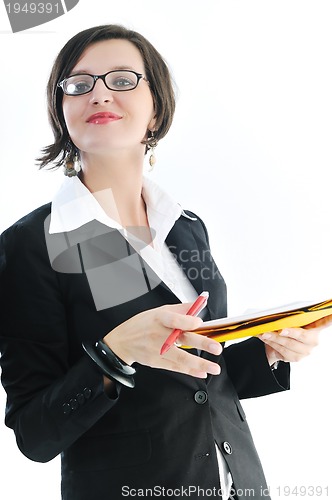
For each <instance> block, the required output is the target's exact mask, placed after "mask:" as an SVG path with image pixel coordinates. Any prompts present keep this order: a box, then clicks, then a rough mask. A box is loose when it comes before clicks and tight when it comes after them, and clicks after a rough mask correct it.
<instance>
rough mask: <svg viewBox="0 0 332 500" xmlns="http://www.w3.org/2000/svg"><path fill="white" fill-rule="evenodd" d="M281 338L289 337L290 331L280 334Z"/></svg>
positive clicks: (283, 331)
mask: <svg viewBox="0 0 332 500" xmlns="http://www.w3.org/2000/svg"><path fill="white" fill-rule="evenodd" d="M279 335H280V336H281V337H287V336H288V335H289V330H287V329H286V330H282V331H281V332H280V334H279Z"/></svg>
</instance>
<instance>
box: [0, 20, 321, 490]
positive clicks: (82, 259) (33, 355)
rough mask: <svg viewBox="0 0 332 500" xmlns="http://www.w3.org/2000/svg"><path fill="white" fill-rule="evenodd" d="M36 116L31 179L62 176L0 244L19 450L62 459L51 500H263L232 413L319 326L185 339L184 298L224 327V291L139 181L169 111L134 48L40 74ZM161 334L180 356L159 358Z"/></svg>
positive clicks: (4, 334) (192, 224)
mask: <svg viewBox="0 0 332 500" xmlns="http://www.w3.org/2000/svg"><path fill="white" fill-rule="evenodd" d="M48 106H49V107H48V109H49V117H50V122H51V125H52V128H53V132H54V137H55V141H54V144H52V145H51V146H49V147H47V148H45V150H44V156H43V157H42V158H41V159H40V161H41V166H42V167H44V166H46V165H48V164H49V163H51V162H55V164H56V165H57V166H59V165H61V164H64V165H65V173H66V174H67V178H66V179H65V182H64V184H63V186H62V188H61V189H60V191H59V192H58V193H57V195H56V196H55V198H54V200H53V202H52V204H47V205H45V206H43V207H40V208H38V209H37V210H35V211H34V212H32V213H31V214H29V215H27V216H26V217H24V218H23V219H21V220H20V221H18V222H17V223H16V224H14V225H13V226H12V227H11V228H9V229H8V230H7V231H5V232H4V233H3V235H2V237H1V244H0V245H1V246H0V249H1V250H0V273H1V274H0V280H1V285H0V297H1V303H2V305H3V312H2V314H1V323H0V341H1V345H0V347H1V352H2V358H1V363H2V371H3V378H2V381H3V385H4V387H5V390H6V391H7V396H8V400H7V408H6V424H7V425H8V426H9V427H11V428H13V430H14V432H15V434H16V438H17V443H18V446H19V448H20V449H21V451H22V452H23V453H24V454H25V455H26V456H27V457H28V458H30V459H32V460H36V461H40V462H46V461H49V460H51V459H52V458H54V457H55V456H56V455H58V454H60V453H61V456H62V498H63V499H64V500H76V499H77V500H78V499H79V500H91V499H92V498H93V499H98V500H109V499H112V500H113V499H120V498H123V497H124V496H144V497H148V496H166V494H167V496H179V495H183V496H191V498H198V497H201V496H203V495H205V496H212V497H215V498H223V499H227V498H235V497H236V495H237V497H239V498H241V497H243V496H245V495H247V494H248V493H246V492H248V491H249V490H250V491H251V493H250V496H251V498H262V497H264V498H267V497H266V491H267V490H266V482H265V478H264V474H263V471H262V468H261V464H260V461H259V458H258V456H257V453H256V450H255V447H254V444H253V442H252V438H251V435H250V431H249V428H248V425H247V423H246V418H245V415H244V412H243V409H242V407H241V405H240V402H239V398H249V397H256V396H261V395H264V394H269V393H273V392H278V391H282V390H286V389H288V387H289V364H288V361H297V360H298V359H300V358H302V357H304V356H305V355H307V354H309V352H310V350H311V349H312V347H313V346H314V345H315V344H316V343H317V337H318V331H319V329H320V328H321V327H322V326H323V324H324V322H321V323H317V324H315V325H312V327H313V328H312V329H311V330H310V331H306V330H303V329H292V330H288V331H285V332H283V335H282V336H280V335H277V334H270V337H269V338H262V339H261V340H263V342H262V341H261V340H260V339H257V338H252V339H249V340H247V341H244V342H241V343H238V344H234V345H232V346H230V347H227V348H226V349H225V350H224V351H222V346H221V345H220V344H219V343H217V342H215V341H213V340H211V339H208V338H205V337H203V336H201V335H198V334H195V333H193V332H192V330H194V329H196V328H197V327H199V326H200V324H201V321H202V320H201V319H200V318H197V317H191V316H187V315H186V314H185V313H186V312H187V311H188V309H189V307H190V305H191V303H192V302H193V301H194V300H195V298H196V297H197V295H198V294H199V293H200V292H201V291H202V290H207V291H208V292H209V294H210V298H209V301H208V305H207V307H206V309H205V316H204V319H213V318H217V317H222V316H225V315H226V288H225V283H224V281H223V279H222V277H221V275H220V273H219V271H218V269H217V267H216V265H215V263H214V261H213V259H212V257H211V255H210V252H209V243H208V236H207V232H206V228H205V226H204V224H203V222H202V221H201V220H200V219H199V218H198V217H197V216H196V215H195V214H193V213H191V212H188V211H183V210H182V208H181V207H180V206H179V205H178V204H177V203H175V202H174V201H173V200H172V199H171V198H170V197H169V196H168V195H167V194H166V193H164V192H163V191H162V190H161V189H160V188H159V187H158V186H156V185H155V184H153V183H152V182H151V181H149V180H147V179H144V178H143V161H144V155H145V153H146V152H147V151H149V150H151V151H152V155H151V157H150V163H152V164H153V162H154V155H153V151H154V148H155V147H156V145H157V142H158V140H160V139H161V138H162V137H164V136H165V134H166V133H167V131H168V129H169V127H170V125H171V122H172V118H173V113H174V107H175V104H174V94H173V89H172V84H171V79H170V75H169V71H168V69H167V66H166V64H165V62H164V61H163V59H162V58H161V56H160V54H159V53H158V52H157V51H156V50H155V49H154V47H152V45H151V44H150V43H149V42H148V41H147V40H146V39H145V38H143V37H142V36H141V35H139V34H138V33H135V32H132V31H130V30H127V29H125V28H123V27H120V26H115V25H106V26H99V27H95V28H91V29H88V30H85V31H83V32H81V33H78V34H77V35H76V36H74V37H73V38H72V39H71V40H69V42H68V43H67V44H66V45H65V46H64V48H63V49H62V50H61V52H60V53H59V55H58V57H57V59H56V61H55V63H54V66H53V70H52V73H51V76H50V80H49V84H48ZM76 174H77V175H76ZM314 327H315V328H314ZM174 328H178V329H180V330H182V331H183V332H184V333H182V334H181V336H180V337H179V342H181V343H182V344H186V345H190V346H191V347H192V349H191V350H185V349H181V348H180V347H179V346H178V345H174V346H172V347H171V348H170V349H169V350H168V352H167V353H165V354H164V355H160V349H161V346H162V345H163V343H164V342H165V340H166V338H167V337H168V335H169V334H170V333H171V331H172V330H173V329H174ZM198 354H199V355H198ZM278 362H279V364H278ZM271 367H272V368H271Z"/></svg>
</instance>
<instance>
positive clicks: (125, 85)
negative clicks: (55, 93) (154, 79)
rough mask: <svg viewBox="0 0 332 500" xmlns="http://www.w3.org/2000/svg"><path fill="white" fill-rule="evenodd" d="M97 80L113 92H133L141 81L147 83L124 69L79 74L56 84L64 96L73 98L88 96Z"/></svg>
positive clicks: (141, 77)
mask: <svg viewBox="0 0 332 500" xmlns="http://www.w3.org/2000/svg"><path fill="white" fill-rule="evenodd" d="M99 78H100V79H101V80H103V82H104V84H105V86H106V87H107V88H108V89H109V90H115V91H117V92H126V91H128V90H134V89H135V88H136V87H137V85H138V84H139V81H140V80H141V79H143V80H145V81H146V82H147V79H146V78H145V77H144V76H143V75H142V74H141V73H136V71H130V70H127V69H124V70H113V71H109V72H108V73H105V74H104V75H89V74H87V73H80V74H77V75H72V76H68V78H65V79H64V80H62V81H61V82H59V83H58V87H61V88H62V90H63V92H64V94H66V95H72V96H75V95H83V94H88V93H89V92H91V90H93V88H94V86H95V85H96V81H97V80H98V79H99Z"/></svg>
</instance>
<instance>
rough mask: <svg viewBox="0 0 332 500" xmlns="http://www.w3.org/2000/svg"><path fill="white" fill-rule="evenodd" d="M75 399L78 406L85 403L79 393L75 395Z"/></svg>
mask: <svg viewBox="0 0 332 500" xmlns="http://www.w3.org/2000/svg"><path fill="white" fill-rule="evenodd" d="M76 399H77V401H78V404H80V405H82V404H83V403H84V401H85V398H84V396H83V394H82V393H81V392H79V393H78V394H76Z"/></svg>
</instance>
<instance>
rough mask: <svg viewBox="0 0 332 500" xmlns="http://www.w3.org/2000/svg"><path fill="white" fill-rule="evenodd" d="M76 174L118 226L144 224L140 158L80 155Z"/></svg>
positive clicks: (144, 225) (141, 160)
mask: <svg viewBox="0 0 332 500" xmlns="http://www.w3.org/2000/svg"><path fill="white" fill-rule="evenodd" d="M125 160H126V161H125ZM80 178H81V181H82V182H83V184H84V185H85V186H86V187H87V188H88V189H89V191H90V192H91V193H92V194H93V195H94V197H95V198H96V200H97V201H98V203H99V204H100V205H101V207H102V208H103V210H104V211H105V213H106V214H107V215H108V216H109V217H111V218H112V219H114V220H116V221H117V222H119V223H120V224H121V225H122V226H124V227H128V228H129V227H146V226H147V225H148V221H147V215H146V206H145V203H144V200H143V198H142V185H143V159H136V160H135V158H127V159H124V158H121V159H120V160H116V159H114V158H105V157H99V158H96V157H94V158H91V156H90V157H86V156H84V155H82V171H81V173H80Z"/></svg>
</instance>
